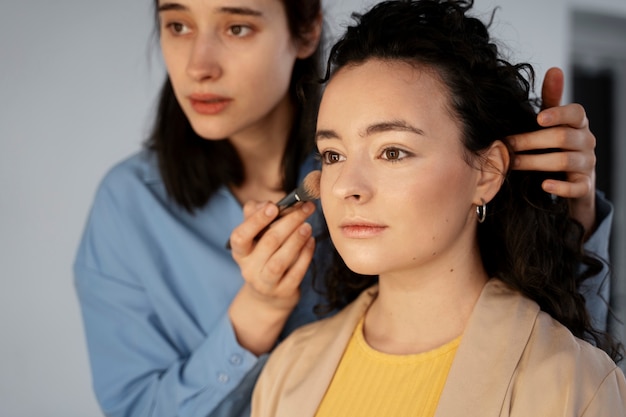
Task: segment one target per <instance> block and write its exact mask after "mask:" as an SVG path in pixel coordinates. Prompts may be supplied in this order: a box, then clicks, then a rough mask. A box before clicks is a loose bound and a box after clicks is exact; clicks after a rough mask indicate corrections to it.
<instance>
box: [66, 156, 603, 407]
mask: <svg viewBox="0 0 626 417" xmlns="http://www.w3.org/2000/svg"><path fill="white" fill-rule="evenodd" d="M314 168H315V164H314V162H313V160H312V159H311V160H309V161H307V163H306V164H305V166H304V167H303V168H302V170H301V175H300V177H301V179H302V178H303V177H304V175H306V174H307V173H308V172H309V171H310V170H312V169H314ZM599 200H600V201H599V203H598V213H599V215H600V216H599V217H600V218H599V221H601V223H600V225H599V227H598V229H597V230H596V232H595V234H594V236H593V237H592V238H591V239H590V240H589V242H587V248H588V249H590V250H592V251H594V252H596V253H597V254H599V255H601V256H603V257H605V258H606V259H608V240H609V238H608V235H609V231H610V223H611V216H612V208H611V206H610V205H609V204H608V202H606V201H605V200H602V199H601V198H599ZM320 213H321V211H320V210H318V211H317V212H316V213H315V215H314V216H315V217H314V218H313V219H312V220H311V223H312V225H313V228H314V231H319V230H320V225H321V219H320V217H319V216H321V214H320ZM242 220H243V212H242V208H241V206H240V204H239V203H238V202H237V200H236V199H235V198H234V196H233V195H232V194H231V193H230V191H229V190H228V189H227V188H226V187H224V188H222V189H220V190H219V191H218V192H217V193H216V194H215V195H214V196H213V197H212V198H211V200H210V201H209V203H208V204H207V205H206V206H205V207H204V208H202V209H201V210H199V211H197V212H196V213H195V214H194V215H191V214H189V213H188V212H186V211H185V210H184V209H181V208H180V207H179V206H178V205H177V204H175V203H174V202H173V201H172V200H170V199H169V197H168V196H167V195H166V192H165V188H164V185H163V182H162V180H161V177H160V174H159V172H158V169H157V166H156V160H155V159H154V158H153V156H151V154H150V153H148V152H146V151H143V152H140V153H138V154H136V155H134V156H132V157H130V158H129V159H127V160H125V161H123V162H121V163H120V164H118V165H117V166H115V167H114V168H113V169H112V170H111V171H110V172H109V173H108V174H107V175H106V177H105V178H104V180H103V181H102V183H101V184H100V187H99V188H98V191H97V193H96V196H95V201H94V203H93V207H92V210H91V213H90V216H89V219H88V222H87V225H86V228H85V232H84V235H83V238H82V241H81V244H80V247H79V250H78V254H77V257H76V262H75V266H74V272H75V283H76V289H77V292H78V296H79V301H80V305H81V308H82V314H83V320H84V324H85V332H86V338H87V344H88V350H89V355H90V361H91V367H92V376H93V384H94V390H95V393H96V396H97V398H98V401H99V402H100V405H101V407H102V409H103V411H104V412H105V414H106V415H107V416H116V417H122V416H124V417H128V416H133V417H137V416H155V417H174V416H180V417H191V416H194V417H195V416H203V417H204V416H207V415H209V414H210V415H211V416H228V417H233V416H238V415H248V414H249V406H250V398H251V392H252V389H253V387H254V383H255V381H256V378H257V376H258V373H259V372H260V370H261V368H262V366H263V364H264V362H265V359H266V358H265V357H261V358H257V357H255V355H253V354H252V353H250V352H249V351H247V350H246V349H244V348H242V347H241V346H240V345H239V344H238V343H237V340H236V338H235V333H234V330H233V327H232V325H231V323H230V320H229V318H228V313H227V310H228V307H229V305H230V303H231V301H232V299H233V298H234V296H235V294H236V293H237V292H238V291H239V288H240V287H241V285H242V284H243V278H242V277H241V274H240V272H239V268H238V266H237V264H236V263H235V262H234V261H233V260H232V257H231V254H230V252H229V251H228V250H226V248H225V244H226V242H227V240H228V238H229V236H230V233H231V231H232V230H233V229H234V228H235V227H236V226H237V225H239V224H240V223H241V221H242ZM319 246H321V245H319ZM317 252H318V253H317V254H316V257H320V256H323V254H324V253H325V252H324V249H323V248H321V247H320V248H318V250H317ZM606 276H607V275H606V272H603V273H602V274H600V276H598V277H596V278H595V279H594V281H593V282H592V283H591V285H588V286H587V287H586V288H585V290H584V292H585V293H586V294H585V295H586V296H587V300H588V305H589V307H590V309H591V311H592V314H593V315H594V316H595V317H596V319H595V320H596V322H597V323H603V324H602V326H605V323H606V314H607V305H606V303H604V302H603V301H602V298H605V299H607V300H608V291H609V283H608V278H607V279H605V277H606ZM311 279H312V274H311V273H309V274H307V276H306V277H305V279H304V281H303V283H302V285H301V289H302V299H301V301H300V303H299V304H298V306H297V307H296V309H295V311H294V312H293V314H292V315H291V317H290V318H289V320H288V322H287V324H286V327H285V329H284V331H283V335H282V337H281V339H282V338H284V337H285V336H286V335H288V334H289V333H290V332H291V331H293V329H295V328H296V327H299V326H301V325H303V324H305V323H308V322H311V321H314V320H316V319H317V317H316V316H315V315H314V313H313V306H314V305H315V304H317V303H319V302H321V301H322V299H321V297H320V296H319V295H318V294H317V293H316V292H314V291H313V290H312V282H311Z"/></svg>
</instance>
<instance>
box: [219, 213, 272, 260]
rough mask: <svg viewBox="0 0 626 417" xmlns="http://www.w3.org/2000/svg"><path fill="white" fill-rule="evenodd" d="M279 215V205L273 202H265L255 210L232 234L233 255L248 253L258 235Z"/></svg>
mask: <svg viewBox="0 0 626 417" xmlns="http://www.w3.org/2000/svg"><path fill="white" fill-rule="evenodd" d="M277 215H278V207H277V206H276V205H275V204H273V203H263V205H262V208H261V209H259V210H256V211H255V212H253V213H252V214H251V215H250V216H249V217H248V218H246V219H245V220H244V221H243V223H241V224H240V225H239V226H237V227H236V228H235V229H234V230H233V232H232V233H231V235H230V247H231V249H232V253H233V255H245V254H248V253H249V252H250V251H251V250H252V248H253V247H254V245H255V238H256V236H257V235H258V234H259V233H260V232H261V231H262V230H263V229H265V228H266V227H267V226H268V225H269V224H270V223H271V222H272V220H274V219H275V218H276V216H277Z"/></svg>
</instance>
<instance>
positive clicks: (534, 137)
mask: <svg viewBox="0 0 626 417" xmlns="http://www.w3.org/2000/svg"><path fill="white" fill-rule="evenodd" d="M507 141H508V143H509V145H510V146H511V148H512V149H513V151H514V152H516V153H517V152H525V151H531V150H539V149H561V150H567V151H579V152H585V153H594V149H595V147H596V138H595V136H593V135H592V134H591V132H590V131H589V130H587V129H575V128H572V127H565V126H559V127H551V128H548V129H541V130H537V131H534V132H528V133H520V134H517V135H512V136H509V137H508V138H507Z"/></svg>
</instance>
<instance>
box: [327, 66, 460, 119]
mask: <svg viewBox="0 0 626 417" xmlns="http://www.w3.org/2000/svg"><path fill="white" fill-rule="evenodd" d="M448 96H449V92H448V89H447V87H446V86H445V84H444V83H443V82H442V81H441V79H440V78H439V76H438V75H437V73H436V72H434V70H432V69H430V68H429V67H425V66H420V65H413V64H409V63H407V62H404V61H384V60H378V59H376V60H368V61H366V62H365V63H362V64H358V65H349V66H346V67H343V68H341V69H340V70H339V71H337V72H336V73H335V74H334V76H333V77H332V78H331V80H330V81H329V83H328V85H327V87H326V90H325V92H324V95H323V97H322V103H321V106H320V114H319V118H318V126H320V124H324V123H327V122H337V121H340V120H341V121H344V122H345V121H348V120H356V119H362V120H371V119H372V118H381V119H397V118H402V119H407V120H413V119H415V118H417V119H418V120H424V119H426V118H427V117H439V118H444V117H448V118H449V117H450V112H449V111H448V102H449V97H448Z"/></svg>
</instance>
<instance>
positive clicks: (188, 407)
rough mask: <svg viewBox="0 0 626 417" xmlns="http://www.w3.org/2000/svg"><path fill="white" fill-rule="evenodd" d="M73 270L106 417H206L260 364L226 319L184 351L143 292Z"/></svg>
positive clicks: (84, 270)
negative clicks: (242, 344)
mask: <svg viewBox="0 0 626 417" xmlns="http://www.w3.org/2000/svg"><path fill="white" fill-rule="evenodd" d="M74 270H75V276H76V289H77V292H78V295H79V299H80V303H81V310H82V314H83V320H84V324H85V333H86V337H87V342H88V348H89V356H90V362H91V367H92V374H93V386H94V390H95V393H96V396H97V398H98V401H99V403H100V406H101V408H102V410H103V412H104V414H105V415H107V416H111V417H113V416H115V417H122V416H123V417H131V416H155V417H157V416H158V417H175V416H181V417H186V416H205V415H206V414H207V413H208V412H209V411H210V410H212V409H213V408H214V407H216V406H217V404H218V403H220V402H221V401H223V400H224V399H225V398H227V397H228V396H230V395H232V394H233V389H234V387H235V386H237V385H238V384H239V382H240V381H242V380H244V378H245V377H246V375H247V373H248V371H249V370H250V369H253V367H254V365H255V364H256V362H257V359H256V357H255V356H254V355H252V354H251V353H250V352H248V351H246V350H245V349H243V348H241V347H240V346H239V345H238V344H237V341H236V339H235V336H234V332H233V330H232V326H231V324H230V321H229V320H228V317H227V316H226V315H225V314H224V316H223V317H221V318H220V319H219V320H218V321H217V323H216V324H215V326H214V328H212V329H211V330H210V332H209V333H208V334H207V335H206V336H204V335H202V334H200V333H198V335H197V338H198V339H199V340H200V338H202V340H201V341H200V344H199V345H198V346H194V348H193V350H192V351H190V352H186V351H184V350H182V349H181V346H180V345H178V344H177V343H176V341H175V340H172V339H171V336H172V335H171V334H169V333H168V332H167V331H166V330H165V329H164V328H163V326H162V325H161V323H159V320H158V318H157V315H156V312H155V311H154V309H153V306H152V302H151V301H150V299H149V297H148V296H147V294H146V292H145V291H144V289H143V288H141V287H136V286H131V285H128V284H127V283H124V282H123V280H120V279H116V278H113V277H108V276H104V275H102V274H100V273H98V272H97V271H95V270H92V269H90V268H88V267H86V266H84V265H80V264H77V265H76V266H75V268H74ZM234 358H238V359H237V360H234ZM225 415H229V416H230V415H232V414H225Z"/></svg>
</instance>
